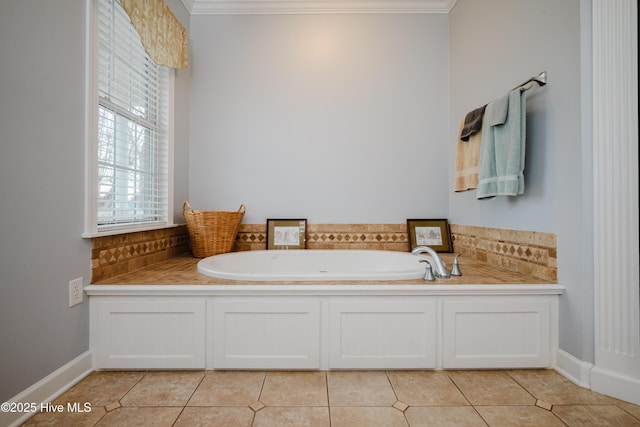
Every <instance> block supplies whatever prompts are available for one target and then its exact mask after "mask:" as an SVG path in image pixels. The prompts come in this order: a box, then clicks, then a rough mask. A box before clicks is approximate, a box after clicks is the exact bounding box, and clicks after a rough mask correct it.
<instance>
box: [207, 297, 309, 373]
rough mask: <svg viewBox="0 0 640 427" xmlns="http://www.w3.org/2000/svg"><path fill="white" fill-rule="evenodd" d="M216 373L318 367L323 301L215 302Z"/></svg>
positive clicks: (212, 336)
mask: <svg viewBox="0 0 640 427" xmlns="http://www.w3.org/2000/svg"><path fill="white" fill-rule="evenodd" d="M211 305H212V306H213V314H212V316H211V317H212V322H213V327H212V328H211V330H212V332H210V335H209V342H210V346H209V353H210V354H212V360H211V365H212V368H213V369H319V368H320V302H319V301H317V302H307V301H288V302H277V301H265V302H259V301H254V302H242V301H237V300H236V301H225V300H216V301H213V302H211Z"/></svg>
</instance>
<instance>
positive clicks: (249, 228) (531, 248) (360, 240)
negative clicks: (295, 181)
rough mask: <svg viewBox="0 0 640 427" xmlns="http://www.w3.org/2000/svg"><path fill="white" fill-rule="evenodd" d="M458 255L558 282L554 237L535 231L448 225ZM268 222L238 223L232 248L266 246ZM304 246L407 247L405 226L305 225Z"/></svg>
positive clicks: (386, 248)
mask: <svg viewBox="0 0 640 427" xmlns="http://www.w3.org/2000/svg"><path fill="white" fill-rule="evenodd" d="M450 226H451V235H452V239H453V248H454V251H455V252H456V253H460V254H462V255H463V256H468V257H470V258H473V259H477V260H479V261H483V262H487V263H489V264H492V265H496V266H498V267H500V268H504V269H506V270H509V271H515V272H520V273H524V274H529V275H532V276H534V277H538V278H540V279H544V280H550V281H556V280H557V276H558V272H557V265H558V262H557V255H556V254H557V251H556V236H555V234H551V233H541V232H536V231H520V230H507V229H499V228H486V227H477V226H469V225H458V224H451V225H450ZM266 240H267V238H266V226H265V225H264V224H241V225H240V229H239V231H238V236H237V238H236V245H235V248H234V250H237V251H250V250H259V249H265V247H266ZM307 249H374V250H379V249H384V250H393V251H401V252H406V251H409V240H408V235H407V225H406V224H307Z"/></svg>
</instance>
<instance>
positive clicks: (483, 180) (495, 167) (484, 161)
mask: <svg viewBox="0 0 640 427" xmlns="http://www.w3.org/2000/svg"><path fill="white" fill-rule="evenodd" d="M507 99H508V102H507V113H506V115H504V114H503V113H504V104H505V103H504V97H503V98H501V99H499V100H497V101H494V102H492V103H490V104H489V105H487V109H486V111H485V117H484V120H485V121H484V126H483V129H482V142H481V146H480V162H479V165H478V189H477V193H476V197H477V198H478V199H484V198H488V197H494V196H500V195H504V196H516V195H518V194H523V193H524V174H523V173H524V155H525V139H526V138H525V136H526V114H527V108H526V93H525V92H523V91H521V90H520V89H519V88H518V89H515V90H513V91H511V92H510V93H509V94H508V95H507ZM503 117H504V122H503V123H502V124H498V125H495V126H492V125H491V123H495V122H499V121H501V120H502V118H503Z"/></svg>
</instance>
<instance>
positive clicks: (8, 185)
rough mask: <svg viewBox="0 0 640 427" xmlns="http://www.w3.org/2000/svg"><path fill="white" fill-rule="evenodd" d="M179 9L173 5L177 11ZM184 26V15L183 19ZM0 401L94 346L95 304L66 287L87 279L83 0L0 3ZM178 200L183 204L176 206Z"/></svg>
mask: <svg viewBox="0 0 640 427" xmlns="http://www.w3.org/2000/svg"><path fill="white" fill-rule="evenodd" d="M176 6H179V7H180V8H182V13H181V15H178V14H177V15H178V16H179V18H180V17H181V16H182V18H184V17H185V16H187V15H186V11H185V10H184V7H183V6H182V4H181V3H180V2H179V0H173V2H172V7H174V9H176V10H177V9H179V8H177V7H176ZM186 23H187V24H188V18H187V19H186ZM0 58H2V67H0V69H1V71H0V201H1V202H0V203H2V210H3V215H2V220H1V221H0V236H2V243H0V401H5V400H7V399H9V398H11V397H13V396H15V395H16V394H18V393H20V392H22V391H24V390H25V389H26V388H28V387H30V386H32V385H33V384H35V383H36V382H37V381H39V380H41V379H42V378H44V377H46V376H47V375H49V374H51V373H52V372H53V371H55V370H56V369H58V368H60V367H61V366H63V365H65V364H66V363H68V362H70V361H71V360H73V359H74V358H75V357H77V356H78V355H80V354H82V353H84V352H86V351H88V350H89V305H88V302H87V299H86V298H85V302H83V303H82V304H80V305H78V306H75V307H72V308H69V307H68V282H69V280H71V279H75V278H77V277H83V278H84V283H85V284H88V283H89V280H90V260H91V241H90V240H87V239H82V238H81V237H80V235H81V234H82V232H83V227H84V226H83V220H84V214H83V211H84V146H85V134H84V132H85V123H84V121H85V7H84V2H82V1H80V2H79V1H76V0H58V1H55V2H40V1H22V0H8V1H2V2H0ZM188 78H189V72H188V71H186V70H183V71H181V72H180V73H178V77H177V79H176V90H177V91H178V93H177V94H176V110H177V111H176V120H177V124H176V133H177V135H176V153H177V154H176V157H177V159H178V165H177V173H176V184H175V187H176V188H175V194H176V197H179V199H178V200H181V199H183V198H187V192H188V164H187V166H185V162H187V161H188V126H187V123H188V103H189V102H188V86H189V84H188ZM176 204H178V203H177V202H176Z"/></svg>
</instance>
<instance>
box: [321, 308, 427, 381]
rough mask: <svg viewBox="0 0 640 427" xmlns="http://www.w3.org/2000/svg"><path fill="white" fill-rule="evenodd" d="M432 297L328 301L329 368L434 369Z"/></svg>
mask: <svg viewBox="0 0 640 427" xmlns="http://www.w3.org/2000/svg"><path fill="white" fill-rule="evenodd" d="M437 304H438V302H437V300H436V299H434V298H418V299H413V298H412V299H406V298H393V299H389V298H386V299H385V300H384V301H383V300H381V299H380V298H367V299H366V300H364V301H363V300H362V299H361V298H358V299H357V300H354V299H349V300H345V299H337V300H331V302H330V303H329V319H328V327H329V343H328V344H329V367H330V368H332V369H333V368H340V369H342V368H345V369H391V368H406V367H408V366H410V367H412V368H430V369H433V368H435V367H436V355H437V331H438V321H437V319H438V317H437V313H438V308H437Z"/></svg>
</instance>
